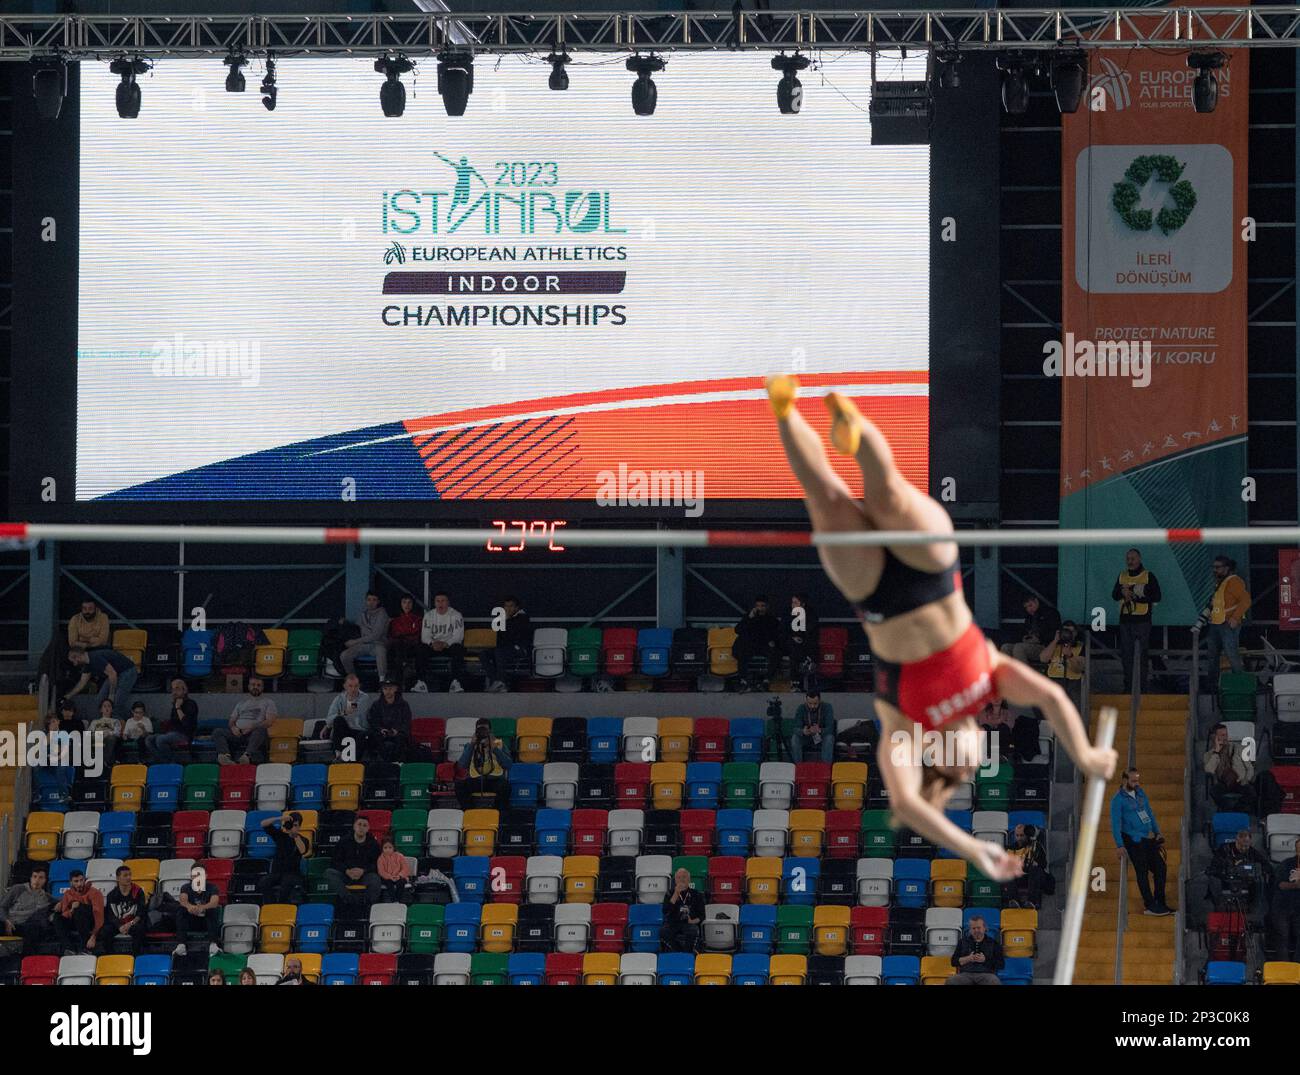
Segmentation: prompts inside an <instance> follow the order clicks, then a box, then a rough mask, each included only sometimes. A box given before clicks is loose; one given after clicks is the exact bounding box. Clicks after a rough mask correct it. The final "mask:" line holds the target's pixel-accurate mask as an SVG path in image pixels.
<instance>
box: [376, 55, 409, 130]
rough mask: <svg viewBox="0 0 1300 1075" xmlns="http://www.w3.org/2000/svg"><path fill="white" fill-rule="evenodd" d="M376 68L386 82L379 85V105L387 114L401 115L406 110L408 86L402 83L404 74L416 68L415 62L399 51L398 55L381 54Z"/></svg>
mask: <svg viewBox="0 0 1300 1075" xmlns="http://www.w3.org/2000/svg"><path fill="white" fill-rule="evenodd" d="M375 70H376V71H377V72H379V74H381V75H383V76H384V84H383V85H382V86H380V87H379V107H380V108H382V109H383V110H384V115H385V116H390V117H391V116H400V115H401V114H402V113H403V112H405V111H406V87H405V86H403V85H402V76H403V75H404V74H406V73H407V72H408V71H414V70H415V64H413V63H411V61H410V60H408V59H407V58H406V57H405V56H403V55H401V53H398V54H397V55H396V56H381V57H380V58H379V59H377V60H376V61H375Z"/></svg>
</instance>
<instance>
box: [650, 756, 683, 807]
mask: <svg viewBox="0 0 1300 1075" xmlns="http://www.w3.org/2000/svg"><path fill="white" fill-rule="evenodd" d="M685 790H686V766H685V764H683V763H682V762H680V761H657V762H655V763H654V764H653V765H652V766H650V801H651V803H652V804H653V808H654V809H655V810H680V809H681V808H682V795H683V794H684V792H685Z"/></svg>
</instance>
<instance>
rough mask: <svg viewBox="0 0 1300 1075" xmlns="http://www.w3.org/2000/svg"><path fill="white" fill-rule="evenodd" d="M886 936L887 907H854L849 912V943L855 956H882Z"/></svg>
mask: <svg viewBox="0 0 1300 1075" xmlns="http://www.w3.org/2000/svg"><path fill="white" fill-rule="evenodd" d="M888 934H889V908H888V907H854V908H853V910H852V911H850V912H849V943H850V944H851V945H852V946H853V954H854V955H855V956H883V955H884V954H885V937H886V936H888Z"/></svg>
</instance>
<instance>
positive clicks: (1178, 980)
mask: <svg viewBox="0 0 1300 1075" xmlns="http://www.w3.org/2000/svg"><path fill="white" fill-rule="evenodd" d="M1192 637H1193V638H1195V639H1196V641H1197V642H1198V643H1199V642H1200V638H1201V636H1200V634H1199V633H1197V634H1195V635H1193V636H1192ZM1200 663H1201V662H1200V646H1199V645H1197V646H1193V647H1192V671H1191V676H1190V677H1189V679H1188V683H1187V698H1188V702H1187V709H1188V712H1187V730H1186V732H1185V734H1184V735H1183V760H1184V763H1185V767H1184V772H1183V824H1182V833H1181V834H1180V836H1179V839H1178V847H1179V853H1180V856H1181V861H1180V862H1179V863H1178V913H1177V915H1176V916H1175V918H1174V985H1182V984H1183V959H1184V953H1183V934H1184V933H1185V932H1186V931H1187V882H1188V881H1190V880H1191V877H1190V875H1189V871H1190V870H1191V861H1192V838H1191V820H1192V781H1193V780H1194V779H1195V778H1196V777H1195V774H1196V773H1198V772H1199V771H1200V770H1199V769H1198V768H1197V766H1195V765H1194V764H1193V762H1194V754H1193V752H1194V750H1195V744H1196V738H1197V735H1196V730H1197V725H1198V724H1199V723H1200V719H1201V674H1200V672H1201V670H1200Z"/></svg>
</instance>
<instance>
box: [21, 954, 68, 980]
mask: <svg viewBox="0 0 1300 1075" xmlns="http://www.w3.org/2000/svg"><path fill="white" fill-rule="evenodd" d="M58 978H59V957H58V956H26V957H25V958H24V959H23V962H22V967H21V969H20V970H19V972H18V980H19V981H20V982H21V983H22V984H23V985H53V984H54V983H55V982H56V981H58Z"/></svg>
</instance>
